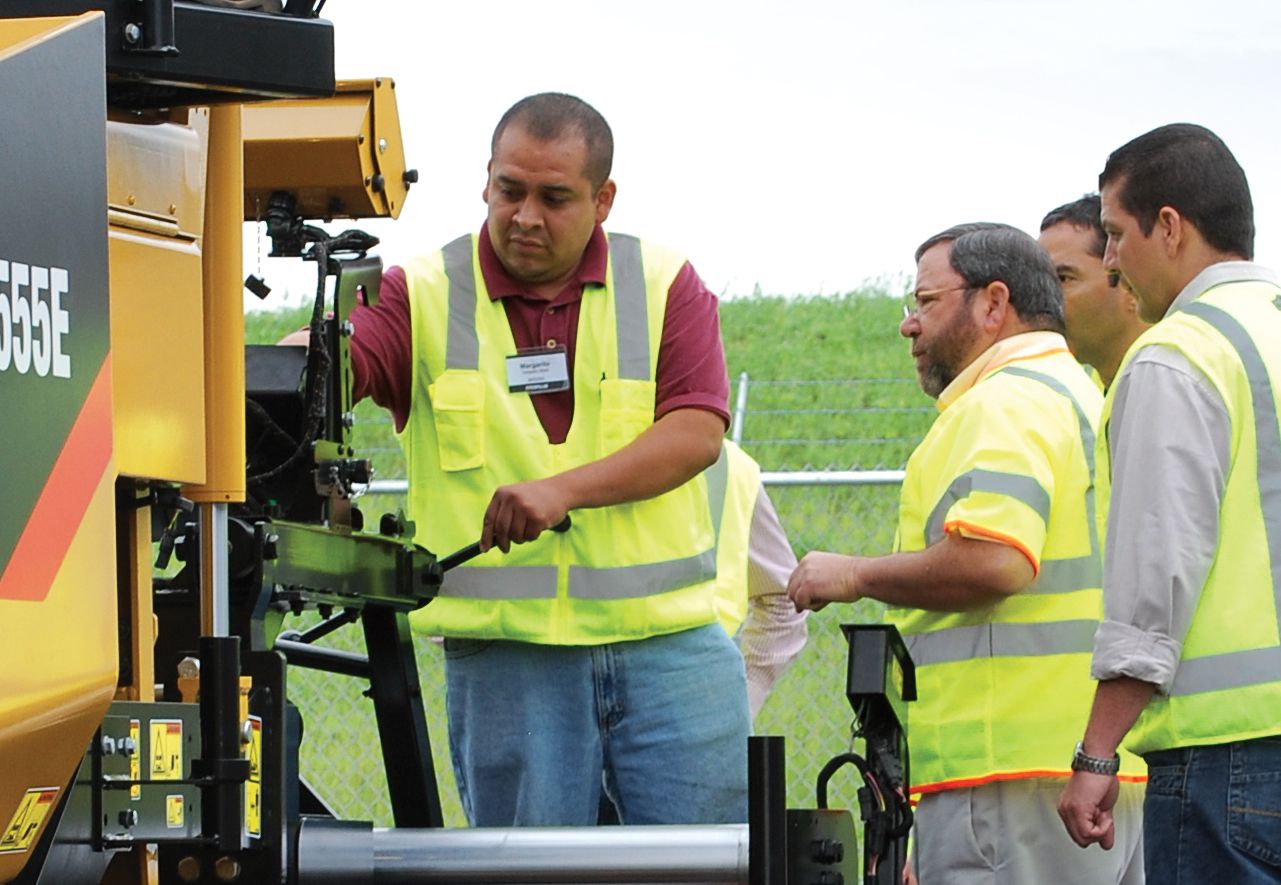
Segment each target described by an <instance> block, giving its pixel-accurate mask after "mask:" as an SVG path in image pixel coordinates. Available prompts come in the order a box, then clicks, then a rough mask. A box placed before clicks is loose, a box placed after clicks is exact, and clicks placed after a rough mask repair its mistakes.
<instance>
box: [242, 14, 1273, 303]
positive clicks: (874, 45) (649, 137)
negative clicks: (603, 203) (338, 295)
mask: <svg viewBox="0 0 1281 885" xmlns="http://www.w3.org/2000/svg"><path fill="white" fill-rule="evenodd" d="M323 14H324V15H325V17H327V18H329V19H330V20H331V21H332V22H333V23H334V29H335V35H336V40H337V72H338V75H339V76H340V77H350V78H357V77H365V78H367V77H372V76H375V75H377V76H392V77H394V78H395V80H396V84H397V89H396V93H397V97H398V100H399V104H400V117H401V126H402V130H403V134H404V141H405V146H406V156H407V160H408V162H409V165H410V166H411V167H415V168H417V169H418V170H419V174H420V176H421V178H420V181H419V184H418V185H416V186H415V187H414V189H413V190H412V191H411V193H410V196H409V198H408V200H407V202H406V206H405V211H404V212H403V214H402V215H401V217H400V219H399V221H397V222H394V223H386V222H363V223H362V224H361V226H362V227H364V228H365V229H367V230H370V231H371V232H373V233H375V234H377V235H378V236H380V237H382V239H383V244H382V246H381V247H380V249H379V252H380V254H381V255H382V256H383V259H384V261H385V262H386V263H388V264H394V263H398V261H400V260H403V259H405V258H407V257H409V256H410V255H413V254H415V253H418V252H422V251H426V250H429V249H432V248H436V247H439V246H440V245H442V244H443V243H445V242H446V241H448V240H449V239H452V238H453V237H454V236H456V235H458V234H459V233H461V232H463V231H467V230H477V229H479V227H480V224H481V222H482V219H483V217H484V205H483V203H482V202H481V199H480V192H481V188H482V186H483V185H484V177H485V162H486V160H487V159H488V155H489V137H490V134H491V133H492V130H493V126H494V124H495V123H496V122H497V120H498V117H499V116H500V115H501V114H502V112H503V111H504V110H506V108H507V107H508V106H510V105H511V104H512V103H513V102H514V101H516V100H517V99H519V98H521V97H522V96H524V95H528V94H531V93H534V92H541V91H546V90H555V91H562V92H570V93H574V94H576V95H579V96H581V97H583V98H584V99H586V100H587V101H589V102H591V103H592V104H593V105H595V106H596V107H597V108H598V109H599V110H600V111H601V112H602V113H603V114H604V115H605V117H606V119H608V120H609V122H610V125H611V126H612V127H613V130H614V137H615V162H614V173H613V177H614V179H615V180H616V181H617V182H618V199H617V201H616V202H615V207H614V212H613V214H612V215H611V217H610V220H609V222H607V227H609V228H611V229H613V230H617V231H625V232H629V233H635V234H639V235H641V236H644V237H646V238H649V239H652V240H655V241H658V242H662V243H666V244H668V245H670V246H673V247H675V248H677V249H679V250H681V251H682V252H684V253H685V254H686V255H688V256H689V257H690V258H691V260H692V261H693V263H694V266H695V267H696V268H697V269H698V271H699V272H700V273H701V274H702V276H703V277H704V279H705V280H706V281H707V283H708V285H709V286H710V287H711V289H712V290H713V291H714V292H716V293H718V294H720V295H722V296H733V295H739V294H748V293H751V292H752V291H753V289H754V287H755V286H757V285H759V287H760V288H761V289H762V290H763V291H764V292H766V293H781V294H789V295H790V294H812V293H819V292H822V293H833V292H842V291H846V290H849V289H852V288H854V287H856V286H858V285H859V284H860V283H862V282H863V281H865V280H868V279H871V278H877V277H892V278H894V279H895V280H900V279H902V280H904V281H906V279H907V278H909V277H910V275H911V273H912V270H913V264H912V252H913V251H914V249H915V247H916V245H917V244H918V243H919V242H921V241H922V240H923V239H925V238H926V237H927V236H929V235H930V234H933V233H935V232H936V231H938V230H941V229H942V228H944V227H947V226H949V225H951V224H954V223H957V222H962V221H975V220H990V221H1005V222H1009V223H1011V224H1015V225H1018V226H1020V227H1022V228H1024V229H1025V230H1027V231H1029V232H1030V233H1033V234H1035V232H1036V229H1037V227H1038V225H1039V222H1040V219H1041V217H1042V215H1044V214H1045V212H1046V211H1048V210H1049V209H1051V208H1053V207H1055V206H1058V205H1060V204H1061V203H1065V202H1067V201H1069V200H1071V199H1074V198H1076V197H1078V196H1080V195H1081V194H1083V193H1085V192H1086V191H1090V190H1093V189H1094V185H1095V183H1096V181H1097V177H1098V173H1099V170H1100V169H1102V167H1103V163H1104V160H1105V159H1106V157H1107V154H1108V152H1109V151H1111V150H1112V149H1113V148H1115V147H1118V146H1120V145H1121V144H1122V143H1124V142H1125V141H1128V140H1129V139H1130V138H1132V137H1134V136H1135V135H1138V134H1140V133H1142V132H1145V131H1147V130H1149V129H1151V128H1153V127H1155V126H1158V125H1161V124H1163V123H1169V122H1175V121H1189V122H1195V123H1200V124H1203V125H1206V126H1208V127H1210V128H1211V129H1213V130H1215V131H1216V132H1217V133H1218V134H1219V135H1220V136H1221V137H1222V138H1223V139H1224V141H1226V142H1227V144H1228V146H1229V147H1230V148H1232V150H1233V152H1234V153H1235V154H1236V156H1237V159H1238V160H1239V161H1240V162H1241V164H1242V166H1243V167H1244V168H1245V171H1246V174H1247V176H1248V177H1249V180H1250V185H1251V189H1252V191H1253V194H1254V201H1255V207H1256V223H1257V226H1258V230H1259V233H1258V239H1257V241H1256V247H1257V253H1258V258H1259V260H1261V261H1263V262H1264V263H1268V264H1272V265H1274V266H1276V265H1277V264H1278V259H1281V208H1279V204H1281V156H1279V154H1278V151H1277V142H1278V126H1279V120H1281V108H1279V107H1278V102H1277V100H1276V90H1277V89H1278V86H1279V85H1281V3H1277V2H1275V0H1218V2H1213V3H1212V2H1207V0H1111V2H1102V0H1059V2H1055V3H1048V2H1041V0H884V2H866V0H864V2H859V0H845V2H840V0H789V2H787V3H786V4H784V3H783V2H765V0H754V2H753V0H743V2H733V3H731V2H727V0H684V2H674V0H647V2H644V3H619V2H613V3H606V2H586V0H543V2H531V0H524V2H514V0H485V2H470V0H454V2H440V0H430V2H428V0H329V2H328V3H327V5H326V6H325V9H324V13H323ZM341 227H342V225H337V224H336V225H335V229H340V228H341ZM253 248H254V246H253V243H252V241H251V240H250V241H247V254H246V264H247V265H248V266H250V267H251V268H252V267H253V266H255V264H256V258H255V255H254V254H253ZM278 264H281V262H274V261H273V262H267V263H266V264H265V265H264V268H265V271H266V273H267V275H268V282H270V283H272V284H273V285H279V284H280V282H281V281H280V280H277V279H273V274H274V273H275V271H274V270H273V268H274V266H275V265H278ZM310 279H314V278H312V277H304V280H306V282H304V283H303V286H304V288H307V287H309V286H310V282H309V281H310ZM272 303H279V302H275V301H274V299H273V300H272V301H269V302H268V305H269V306H270V304H272Z"/></svg>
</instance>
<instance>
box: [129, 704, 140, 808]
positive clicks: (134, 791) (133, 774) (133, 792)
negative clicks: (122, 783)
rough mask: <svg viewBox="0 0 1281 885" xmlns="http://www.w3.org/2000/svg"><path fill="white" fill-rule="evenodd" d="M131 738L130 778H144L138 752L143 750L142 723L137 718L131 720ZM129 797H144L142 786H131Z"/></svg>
mask: <svg viewBox="0 0 1281 885" xmlns="http://www.w3.org/2000/svg"><path fill="white" fill-rule="evenodd" d="M129 739H130V740H131V741H133V752H132V753H130V754H129V780H131V781H137V780H140V779H141V778H142V763H141V762H140V761H138V754H139V753H141V752H142V749H141V748H142V723H141V722H139V721H138V720H137V719H130V720H129ZM129 798H130V799H132V800H134V801H135V802H136V801H137V800H139V799H141V798H142V787H140V786H138V785H137V784H134V785H133V786H132V787H130V788H129Z"/></svg>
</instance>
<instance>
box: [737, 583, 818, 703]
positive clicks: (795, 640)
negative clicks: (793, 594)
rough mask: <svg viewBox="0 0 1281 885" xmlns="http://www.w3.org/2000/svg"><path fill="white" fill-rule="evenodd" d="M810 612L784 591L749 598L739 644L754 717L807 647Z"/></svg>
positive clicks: (748, 697) (749, 701)
mask: <svg viewBox="0 0 1281 885" xmlns="http://www.w3.org/2000/svg"><path fill="white" fill-rule="evenodd" d="M808 614H809V613H808V612H798V611H796V609H795V608H794V607H793V606H792V603H791V601H790V600H789V599H788V598H787V595H786V594H785V593H782V592H778V593H773V594H770V595H768V596H754V597H752V598H751V599H750V601H749V604H748V610H747V619H746V620H745V621H744V622H743V628H742V630H741V631H740V632H739V635H738V647H739V650H740V651H741V652H742V654H743V664H744V667H745V668H746V670H747V699H748V704H749V706H750V708H751V713H752V718H753V719H755V718H756V714H757V713H759V712H760V709H761V707H762V706H763V705H764V703H765V698H766V697H767V696H768V695H769V693H770V691H771V690H772V689H773V688H774V684H775V683H776V682H778V680H779V679H780V678H782V676H783V674H784V673H785V672H787V668H788V667H790V666H791V665H792V662H793V661H795V660H796V658H797V656H799V655H800V653H801V650H802V649H804V648H805V641H806V639H807V638H808V632H809V631H808V627H807V626H806V617H807V615H808Z"/></svg>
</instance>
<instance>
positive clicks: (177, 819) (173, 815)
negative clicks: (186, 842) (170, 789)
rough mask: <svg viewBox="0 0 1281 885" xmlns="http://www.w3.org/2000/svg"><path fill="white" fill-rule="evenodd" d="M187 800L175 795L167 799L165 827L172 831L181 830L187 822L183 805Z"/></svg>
mask: <svg viewBox="0 0 1281 885" xmlns="http://www.w3.org/2000/svg"><path fill="white" fill-rule="evenodd" d="M185 801H186V800H185V799H183V797H182V796H181V795H180V794H177V793H174V794H171V795H168V796H166V797H165V826H166V827H168V828H169V829H171V830H177V829H181V828H182V825H183V824H184V823H185V822H186V815H185V814H184V813H183V812H184V807H183V803H184V802H185Z"/></svg>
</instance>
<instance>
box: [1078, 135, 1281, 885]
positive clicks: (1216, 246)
mask: <svg viewBox="0 0 1281 885" xmlns="http://www.w3.org/2000/svg"><path fill="white" fill-rule="evenodd" d="M1099 185H1100V190H1101V192H1102V197H1103V227H1104V230H1106V231H1107V235H1108V241H1107V251H1106V253H1105V256H1104V263H1105V265H1106V267H1107V269H1108V270H1112V271H1119V272H1120V273H1121V274H1122V276H1123V277H1124V278H1125V279H1126V280H1127V281H1128V282H1129V284H1130V285H1131V286H1132V287H1133V290H1134V293H1135V295H1136V296H1137V298H1138V301H1139V312H1140V316H1142V318H1143V319H1145V320H1148V321H1150V322H1155V323H1156V325H1155V326H1153V327H1152V328H1151V329H1150V330H1148V331H1147V332H1145V333H1144V334H1143V335H1142V336H1141V337H1140V338H1139V339H1138V340H1137V341H1136V342H1135V343H1134V345H1133V346H1132V347H1131V348H1130V350H1129V352H1128V353H1127V354H1126V358H1125V361H1124V362H1123V363H1122V366H1121V372H1120V375H1119V376H1118V377H1117V380H1116V382H1115V383H1114V384H1113V385H1112V387H1111V389H1110V390H1109V391H1108V397H1107V401H1106V403H1105V406H1104V412H1103V422H1102V427H1103V432H1102V433H1101V434H1100V443H1101V445H1100V447H1099V458H1098V462H1099V484H1098V485H1099V508H1100V515H1103V514H1106V517H1107V533H1106V545H1105V556H1104V579H1103V587H1104V601H1105V617H1104V620H1103V623H1102V624H1101V625H1100V627H1099V632H1098V636H1097V638H1096V640H1095V646H1094V664H1093V675H1094V677H1095V678H1096V679H1098V680H1099V684H1098V690H1097V692H1096V694H1095V698H1094V706H1093V709H1092V711H1091V714H1090V719H1089V724H1088V725H1087V726H1086V728H1085V731H1084V736H1083V739H1082V740H1081V742H1080V743H1079V744H1078V745H1077V751H1076V756H1075V758H1074V764H1073V767H1074V768H1076V769H1077V772H1076V774H1074V775H1073V777H1072V780H1071V782H1070V783H1069V785H1068V787H1067V789H1066V790H1065V791H1064V793H1063V797H1062V799H1061V800H1060V813H1061V815H1062V817H1063V821H1064V823H1065V824H1066V826H1067V829H1068V832H1070V833H1071V834H1072V837H1073V838H1074V839H1076V840H1077V841H1078V842H1079V843H1080V844H1081V845H1083V846H1084V845H1090V844H1092V843H1094V842H1099V841H1102V842H1103V844H1105V845H1106V844H1107V840H1109V839H1110V838H1111V834H1112V832H1113V809H1112V803H1113V799H1114V797H1115V794H1116V790H1115V780H1114V778H1113V774H1112V772H1113V770H1114V768H1115V758H1116V755H1115V754H1116V750H1117V747H1118V746H1120V745H1121V744H1122V741H1123V740H1124V744H1125V746H1126V747H1128V748H1129V749H1130V750H1133V751H1134V752H1136V753H1140V754H1142V755H1143V757H1144V758H1145V759H1146V760H1147V763H1148V771H1149V775H1150V781H1149V784H1148V795H1147V800H1146V802H1145V804H1144V850H1145V854H1146V858H1145V859H1146V864H1147V872H1148V880H1149V881H1151V882H1154V883H1166V882H1171V883H1180V882H1208V881H1215V882H1225V883H1226V882H1231V883H1233V885H1242V883H1253V882H1281V601H1279V600H1281V597H1279V594H1281V430H1279V429H1278V424H1277V415H1278V411H1281V397H1279V396H1278V392H1279V391H1281V280H1279V279H1278V276H1277V275H1276V274H1275V273H1273V272H1272V271H1271V270H1269V269H1268V268H1265V267H1261V266H1259V265H1257V264H1254V263H1253V262H1252V261H1251V259H1252V257H1253V253H1254V212H1253V205H1252V202H1251V198H1250V189H1249V185H1248V184H1247V182H1246V178H1245V173H1244V172H1243V171H1242V169H1241V167H1240V165H1239V164H1238V163H1237V161H1236V159H1235V158H1234V157H1233V156H1232V153H1231V152H1230V151H1229V150H1228V148H1227V146H1226V145H1225V144H1224V143H1223V142H1222V141H1221V140H1220V139H1219V138H1218V137H1217V136H1216V135H1215V134H1214V133H1212V132H1210V131H1209V130H1207V129H1205V128H1203V127H1200V126H1194V125H1190V124H1174V125H1170V126H1163V127H1161V128H1159V129H1155V130H1153V131H1151V132H1148V133H1146V134H1144V135H1141V136H1139V137H1138V138H1136V139H1134V140H1133V141H1131V142H1129V143H1128V144H1125V145H1123V146H1122V147H1120V148H1118V149H1117V150H1116V151H1114V152H1113V153H1112V155H1111V156H1110V157H1109V158H1108V161H1107V164H1106V165H1105V166H1104V169H1103V173H1102V175H1100V177H1099ZM1063 752H1064V754H1065V755H1067V754H1068V753H1069V752H1070V748H1069V747H1068V746H1067V745H1065V746H1064V748H1063Z"/></svg>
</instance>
